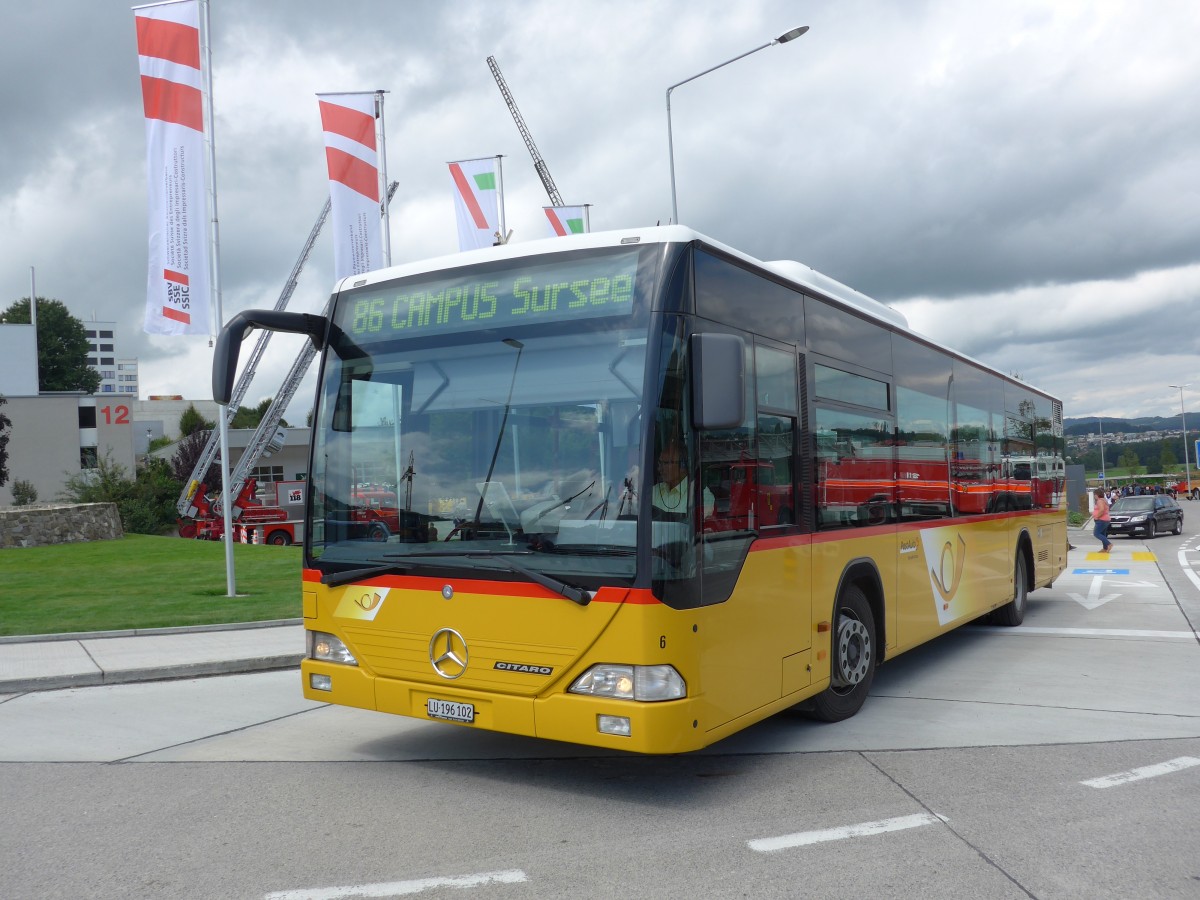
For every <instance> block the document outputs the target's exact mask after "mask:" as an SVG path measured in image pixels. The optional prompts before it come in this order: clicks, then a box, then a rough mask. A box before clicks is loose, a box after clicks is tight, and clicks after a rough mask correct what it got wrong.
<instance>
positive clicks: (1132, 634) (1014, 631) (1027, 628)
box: [971, 625, 1196, 641]
mask: <svg viewBox="0 0 1200 900" xmlns="http://www.w3.org/2000/svg"><path fill="white" fill-rule="evenodd" d="M971 631H990V632H992V633H993V634H1011V635H1016V636H1017V637H1020V636H1021V635H1023V634H1036V635H1049V636H1051V637H1099V638H1166V639H1167V640H1181V641H1194V640H1196V635H1195V633H1194V632H1191V631H1134V630H1132V629H1128V630H1126V629H1121V628H1039V627H1037V626H1036V625H1022V626H1021V627H1020V628H1005V627H1003V626H1001V625H978V626H975V627H973V628H972V629H971Z"/></svg>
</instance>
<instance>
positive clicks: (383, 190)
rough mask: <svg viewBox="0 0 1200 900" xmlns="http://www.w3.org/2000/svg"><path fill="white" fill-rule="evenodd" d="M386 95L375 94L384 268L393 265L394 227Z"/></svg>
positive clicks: (381, 93)
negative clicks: (389, 172)
mask: <svg viewBox="0 0 1200 900" xmlns="http://www.w3.org/2000/svg"><path fill="white" fill-rule="evenodd" d="M386 93H387V91H384V90H378V91H376V92H375V122H376V127H375V130H376V134H377V139H378V141H379V215H380V216H381V217H382V218H383V265H384V267H388V266H390V265H391V264H392V225H391V216H390V215H389V213H388V180H387V129H386V128H385V127H384V122H383V95H384V94H386Z"/></svg>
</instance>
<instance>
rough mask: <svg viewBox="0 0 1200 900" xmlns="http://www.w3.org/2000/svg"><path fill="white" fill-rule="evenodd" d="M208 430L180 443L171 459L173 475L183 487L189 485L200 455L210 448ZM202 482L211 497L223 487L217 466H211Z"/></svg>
mask: <svg viewBox="0 0 1200 900" xmlns="http://www.w3.org/2000/svg"><path fill="white" fill-rule="evenodd" d="M210 433H211V432H210V431H207V430H201V431H193V432H192V433H191V434H189V435H188V436H187V437H185V438H183V440H181V441H180V442H179V446H178V447H177V448H176V450H175V455H174V456H172V457H171V474H172V475H173V476H174V477H175V479H176V480H177V481H179V482H180V484H181V485H183V484H187V483H188V481H189V479H190V478H191V477H192V472H193V471H195V469H196V463H198V462H199V461H200V455H201V454H202V453H204V450H205V448H206V447H207V446H208V436H209V434H210ZM199 480H200V481H202V482H203V483H204V485H205V486H206V487H207V488H208V491H209V494H210V496H211V495H212V494H213V492H215V491H216V490H217V489H218V488H219V487H220V485H221V472H220V470H219V469H218V468H217V467H216V465H213V464H210V465H209V467H208V471H206V472H204V473H202V474H201V475H200V479H199Z"/></svg>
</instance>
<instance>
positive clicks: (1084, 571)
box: [1071, 569, 1129, 575]
mask: <svg viewBox="0 0 1200 900" xmlns="http://www.w3.org/2000/svg"><path fill="white" fill-rule="evenodd" d="M1071 574H1072V575H1128V574H1129V570H1128V569H1072V570H1071Z"/></svg>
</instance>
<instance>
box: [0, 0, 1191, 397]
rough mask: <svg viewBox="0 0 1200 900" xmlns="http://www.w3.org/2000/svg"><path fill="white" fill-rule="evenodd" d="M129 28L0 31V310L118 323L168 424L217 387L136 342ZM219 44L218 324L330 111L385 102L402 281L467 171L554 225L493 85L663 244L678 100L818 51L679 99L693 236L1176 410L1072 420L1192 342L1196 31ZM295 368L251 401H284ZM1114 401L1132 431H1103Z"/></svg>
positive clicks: (609, 29)
mask: <svg viewBox="0 0 1200 900" xmlns="http://www.w3.org/2000/svg"><path fill="white" fill-rule="evenodd" d="M131 5H132V4H130V3H128V2H124V0H122V2H116V0H50V2H46V3H39V4H27V5H26V7H25V8H19V9H13V10H9V11H7V13H6V22H5V24H6V27H5V30H4V32H3V35H2V36H0V50H2V51H3V52H0V78H2V79H3V83H4V84H5V85H6V86H7V87H6V89H5V91H4V93H3V95H2V96H0V115H2V117H3V118H0V121H2V122H3V126H0V134H2V135H3V140H2V141H0V149H2V150H3V156H4V160H5V165H4V166H3V167H2V168H0V239H3V241H4V244H5V247H6V253H5V254H4V255H3V257H2V258H0V286H2V289H0V306H6V305H7V304H8V303H9V302H11V299H16V297H18V296H22V295H24V294H25V293H27V292H28V267H29V266H30V265H36V266H37V267H38V271H39V286H42V285H44V286H45V288H44V291H43V292H44V293H46V294H48V295H51V296H56V297H58V299H61V300H63V301H64V302H66V303H67V304H68V306H69V307H70V308H71V309H72V310H73V311H75V312H76V313H77V314H79V315H86V316H87V317H90V316H91V314H92V312H93V310H94V311H95V313H96V314H97V316H98V317H99V318H101V319H115V320H117V321H119V322H121V323H125V324H127V326H128V328H129V333H128V334H127V335H126V338H127V342H126V347H127V348H128V350H129V351H130V352H132V353H136V354H137V355H138V356H139V357H141V358H142V360H143V369H144V372H146V373H149V374H150V375H151V376H152V377H155V378H158V379H161V380H162V381H163V382H164V383H163V384H162V385H153V386H151V385H147V387H148V388H149V387H153V388H154V390H155V391H156V392H160V391H161V392H175V391H177V390H182V391H185V392H186V391H187V390H191V389H192V386H193V385H194V383H195V379H194V378H189V379H188V380H187V381H180V380H178V379H179V377H180V376H179V374H178V373H179V372H180V370H181V363H180V360H183V359H186V360H188V361H189V363H190V364H191V365H192V367H193V368H197V369H198V368H203V365H204V360H205V359H206V354H207V353H208V352H209V351H207V349H206V348H205V347H204V346H203V345H202V344H203V342H202V341H199V340H196V339H171V340H165V339H162V338H149V337H147V336H145V335H143V334H142V333H141V331H140V322H141V315H142V313H141V309H142V302H143V300H142V294H143V292H144V279H145V275H144V266H145V252H146V251H145V243H146V238H145V185H144V177H145V175H144V162H143V158H144V128H143V123H142V117H141V101H140V93H139V83H138V69H137V60H136V49H135V41H134V29H133V15H132V12H131ZM211 16H212V22H213V55H214V82H215V101H216V106H217V130H216V135H217V159H218V162H217V175H218V188H219V195H220V219H221V225H220V227H221V240H222V249H221V260H222V283H223V288H224V290H223V299H224V304H225V311H226V313H227V314H228V313H230V312H232V311H234V310H236V309H240V308H244V307H247V306H251V305H254V306H262V305H272V304H273V303H274V301H275V298H276V297H277V296H278V294H279V291H280V290H281V288H282V286H283V283H284V281H285V279H286V278H287V275H288V273H289V272H290V271H291V269H292V266H293V264H294V263H295V262H296V258H297V254H298V253H299V252H300V249H301V247H302V246H303V244H304V241H305V238H306V237H307V235H308V233H309V230H310V228H311V227H312V224H313V222H314V220H315V218H316V216H317V213H318V211H319V210H320V208H321V204H322V203H323V202H324V199H325V196H326V194H325V190H326V188H325V183H324V171H323V153H322V150H321V138H320V132H319V128H318V125H317V117H316V101H315V98H314V97H313V94H314V93H315V92H317V91H337V90H364V89H374V88H385V89H387V90H389V92H390V93H389V94H388V97H387V110H388V157H389V169H390V172H389V174H390V175H391V176H392V177H393V178H395V179H396V180H398V181H400V183H401V187H400V189H399V191H398V193H397V197H396V200H395V202H394V205H393V219H392V233H393V244H394V248H395V250H394V253H395V256H394V258H395V260H396V261H397V262H403V261H408V260H413V259H419V258H423V257H428V256H434V255H441V254H444V253H451V252H453V251H454V249H455V246H454V241H455V237H454V235H455V231H454V219H453V208H452V201H451V195H450V188H449V181H448V178H447V176H446V173H445V162H446V161H448V160H452V159H460V158H465V157H469V156H481V155H490V154H494V153H502V154H505V160H504V167H505V168H504V171H505V185H506V193H507V198H508V204H507V206H508V214H509V215H508V218H509V224H510V227H513V228H514V230H515V231H516V237H515V239H516V240H522V239H530V238H534V237H540V236H542V231H541V228H542V226H541V224H540V222H539V220H538V208H539V207H540V206H541V205H542V204H543V203H545V202H547V200H546V198H545V194H544V192H543V191H542V188H541V184H540V183H539V182H538V180H537V178H536V176H535V174H534V171H533V167H532V163H531V161H530V159H529V156H528V154H527V152H526V149H525V146H524V144H523V142H522V140H521V138H520V135H519V134H518V132H517V129H516V126H515V125H514V123H513V121H512V118H511V117H510V116H509V113H508V110H507V109H506V108H505V106H504V103H503V101H502V99H501V97H500V94H499V91H498V90H497V88H496V85H495V83H494V81H493V80H492V76H491V74H490V72H489V71H488V68H487V66H486V64H485V62H484V60H485V58H486V57H487V56H489V55H493V56H495V57H496V58H497V60H498V62H499V64H500V66H501V68H502V70H503V73H504V76H505V78H506V79H507V81H508V83H509V87H510V88H511V90H512V92H513V94H514V96H515V98H516V101H517V103H518V104H519V105H520V108H521V112H522V113H523V115H524V117H525V119H526V122H527V124H528V125H529V127H530V129H531V131H532V133H533V135H534V138H535V140H536V142H537V145H538V148H539V150H540V151H541V153H542V155H543V157H544V158H545V160H546V162H547V164H548V165H549V168H550V171H551V173H552V174H553V177H554V179H555V182H556V183H557V186H558V188H559V190H560V191H561V193H562V194H563V196H564V198H565V199H566V200H567V201H568V202H581V203H582V202H587V203H591V204H593V208H592V221H593V225H594V227H595V228H597V229H602V228H621V227H629V226H635V225H636V226H642V225H652V224H654V223H655V222H658V221H663V222H665V221H666V220H667V219H668V217H669V216H670V182H669V178H668V158H667V142H666V111H665V96H664V94H665V90H666V86H667V85H669V84H673V83H675V82H678V81H680V80H681V79H685V78H687V77H689V75H691V74H694V73H697V72H700V71H703V70H704V69H705V68H707V67H709V66H712V65H716V64H717V63H718V62H720V61H721V60H725V59H730V58H731V57H734V56H735V55H737V54H739V53H742V52H744V51H745V50H748V49H750V48H752V47H754V46H756V45H758V44H760V43H763V42H765V41H767V40H769V39H770V38H771V37H773V36H774V35H776V34H778V33H780V32H782V31H783V30H786V29H787V28H790V27H792V26H793V25H797V24H809V25H811V26H812V30H811V31H810V32H809V33H808V34H807V35H805V36H804V37H803V38H801V39H799V40H797V41H795V42H793V43H791V44H788V45H783V46H777V47H771V48H768V49H765V50H763V51H762V52H761V53H755V54H753V55H751V56H750V57H747V58H745V59H743V60H739V61H738V62H736V63H734V64H731V65H730V66H729V67H727V68H722V69H720V70H718V71H716V72H713V73H710V74H708V75H705V76H704V77H703V78H701V79H697V80H696V81H694V82H690V83H688V84H686V85H683V86H681V87H680V88H679V89H678V90H676V91H675V92H674V94H673V97H672V112H673V118H672V121H673V125H674V133H675V147H676V153H675V161H676V178H677V187H678V195H679V209H680V212H681V215H682V217H683V220H684V222H685V224H690V225H692V226H693V227H695V228H697V229H698V230H699V231H701V232H704V233H707V234H710V235H711V236H712V237H714V238H715V239H717V240H720V241H722V242H724V243H727V244H730V245H732V246H735V247H737V248H739V249H741V250H743V251H745V252H748V253H750V254H752V255H754V256H758V257H760V258H764V259H777V258H793V259H800V260H802V261H804V262H806V263H808V264H809V265H812V266H813V267H815V268H817V269H819V270H821V271H823V272H825V273H827V274H829V275H831V276H832V277H835V278H838V279H840V280H842V281H845V282H846V283H848V284H851V285H853V286H854V287H855V288H857V289H859V290H861V291H863V292H865V293H867V294H870V295H872V296H875V297H877V298H879V299H880V300H883V301H884V302H888V303H895V304H898V305H900V306H901V307H903V308H905V309H907V310H916V311H919V312H920V322H919V323H918V322H917V320H916V318H914V323H915V324H918V325H919V327H920V328H921V329H922V330H925V331H927V332H929V333H930V334H931V335H932V336H934V337H936V338H938V339H941V340H945V341H948V342H951V343H954V344H956V345H958V346H960V347H962V348H963V349H964V350H966V351H967V352H969V353H970V354H972V355H973V356H976V357H977V358H980V359H982V360H984V361H986V362H990V363H993V364H994V365H996V366H997V367H998V368H1002V369H1005V370H1006V371H1011V370H1020V371H1022V373H1024V374H1026V375H1027V377H1029V379H1030V380H1033V381H1040V382H1041V383H1043V384H1044V385H1045V386H1046V387H1048V388H1049V389H1051V390H1057V391H1059V392H1060V393H1062V394H1063V395H1064V397H1065V398H1069V399H1070V402H1071V403H1078V404H1080V406H1079V408H1077V409H1074V410H1071V409H1070V406H1069V407H1068V411H1069V414H1080V415H1083V414H1091V413H1095V412H1102V413H1109V412H1112V413H1121V414H1128V415H1133V414H1136V413H1140V412H1161V411H1164V410H1166V409H1167V408H1168V407H1169V405H1170V404H1169V400H1170V398H1166V399H1164V400H1162V401H1161V403H1160V399H1159V397H1158V395H1157V394H1156V392H1157V391H1158V387H1157V382H1158V381H1160V380H1162V379H1161V378H1160V377H1158V373H1157V372H1155V373H1153V375H1147V376H1146V377H1147V378H1148V379H1150V380H1146V381H1144V382H1138V383H1140V384H1142V385H1143V386H1142V387H1140V388H1139V387H1137V386H1136V385H1134V386H1130V387H1129V388H1128V390H1127V392H1125V393H1122V392H1117V391H1112V390H1108V391H1105V392H1100V391H1092V392H1091V393H1090V394H1089V390H1090V387H1089V386H1094V385H1095V384H1096V377H1095V375H1094V373H1093V374H1091V375H1090V377H1084V375H1083V373H1085V372H1090V369H1089V367H1090V366H1091V364H1092V361H1093V360H1094V358H1095V356H1094V354H1095V350H1094V348H1095V346H1096V344H1097V342H1101V341H1104V340H1105V339H1106V337H1110V338H1111V342H1110V343H1109V344H1106V352H1107V353H1109V354H1110V355H1112V356H1113V357H1114V358H1117V359H1127V360H1129V364H1128V366H1127V367H1126V368H1127V369H1128V370H1130V371H1140V369H1139V367H1138V365H1137V362H1138V361H1140V360H1142V359H1143V358H1144V357H1145V355H1146V354H1149V353H1151V352H1153V350H1154V348H1155V347H1156V346H1157V342H1158V341H1160V340H1161V339H1162V336H1163V334H1164V330H1168V329H1169V328H1170V325H1169V323H1170V322H1171V321H1172V316H1173V315H1177V311H1174V312H1173V310H1172V306H1171V304H1172V303H1176V302H1179V303H1183V304H1187V303H1191V304H1194V302H1195V291H1196V289H1197V276H1196V273H1195V270H1194V267H1195V266H1196V265H1197V263H1200V259H1198V257H1200V117H1198V116H1196V115H1195V112H1194V105H1195V104H1194V102H1193V99H1192V94H1193V93H1194V85H1195V84H1196V83H1197V81H1198V80H1200V58H1198V57H1197V56H1196V54H1195V53H1194V52H1193V49H1192V48H1191V46H1190V44H1189V40H1190V35H1192V34H1194V33H1195V31H1196V28H1197V26H1198V25H1200V8H1197V7H1195V6H1194V5H1193V4H1187V3H1183V2H1182V0H1179V2H1165V3H1163V4H1161V5H1160V7H1159V14H1157V15H1146V14H1145V12H1144V11H1143V10H1141V9H1137V8H1132V7H1130V6H1129V5H1128V4H1125V3H1121V2H1118V0H1112V2H1097V3H1094V4H1087V5H1068V4H1046V3H1043V2H1040V0H1026V2H1014V3H1010V4H1006V5H1005V6H1004V14H1003V16H1002V17H998V16H997V15H996V13H995V10H994V9H991V8H987V7H981V6H979V5H977V4H967V3H960V2H938V0H929V2H923V3H904V4H895V3H891V2H887V0H844V2H839V3H837V4H823V5H807V6H805V7H803V8H800V9H799V11H798V8H797V7H796V5H795V4H792V3H788V2H785V0H755V2H749V0H748V2H744V3H738V4H729V3H725V2H717V0H696V2H691V3H686V4H685V3H681V2H676V0H670V2H662V3H654V4H647V3H643V2H634V0H613V2H580V3H574V4H564V3H561V2H549V0H519V2H512V3H504V4H496V3H484V2H456V3H453V4H440V3H402V4H398V3H385V2H382V0H339V2H338V3H336V4H331V3H328V2H326V0H213V2H212V4H211ZM1133 36H1136V38H1134V37H1133ZM18 85H20V87H17V86H18ZM329 257H330V253H329V248H328V246H327V245H326V244H322V243H318V245H317V247H316V248H315V249H314V252H313V254H312V256H311V258H310V259H309V262H308V265H307V267H306V269H305V272H304V275H303V277H302V279H301V284H300V287H299V288H298V290H297V292H296V299H295V300H294V301H293V302H294V304H295V305H297V307H298V308H306V309H313V308H319V307H320V306H321V305H322V304H323V303H324V301H325V299H326V298H327V296H328V292H329V286H330V284H331V281H332V272H331V259H330V258H329ZM1106 289H1107V291H1108V295H1106V293H1105V291H1106ZM1109 295H1111V296H1109ZM1106 296H1108V299H1106ZM5 298H11V299H5ZM1118 301H1119V302H1118ZM993 307H999V308H1001V309H1000V311H999V312H998V311H997V310H996V309H993ZM1004 310H1007V314H1001V312H1003V311H1004ZM1176 310H1177V308H1176ZM1197 349H1200V348H1197V347H1196V346H1195V342H1194V341H1192V340H1189V339H1179V338H1178V337H1177V338H1176V339H1175V341H1174V343H1173V344H1172V353H1173V354H1174V355H1173V356H1172V357H1171V359H1170V360H1169V361H1168V363H1169V365H1172V366H1177V367H1178V368H1179V369H1180V371H1179V373H1178V374H1175V375H1171V376H1170V377H1169V378H1168V379H1167V380H1169V381H1170V380H1173V381H1176V382H1178V381H1180V380H1186V379H1190V378H1191V377H1192V375H1191V372H1193V371H1195V367H1196V361H1195V354H1196V351H1197ZM290 352H292V351H288V350H286V348H285V349H284V350H283V351H281V352H280V353H279V354H278V355H277V358H275V360H274V361H273V362H269V364H268V365H264V366H263V367H262V368H260V372H261V373H262V374H260V378H261V379H263V380H264V382H265V381H268V380H270V379H271V378H274V383H276V384H277V383H278V381H279V380H280V379H281V378H282V375H283V372H284V370H286V368H287V365H288V364H289V362H290V359H289V358H288V355H289V353H290ZM166 360H170V363H169V364H167V363H166V362H165V361H166ZM1189 367H1191V368H1189ZM1131 377H1134V376H1131ZM1138 377H1140V376H1138ZM173 379H174V380H173ZM1197 380H1198V381H1200V372H1198V373H1197ZM254 390H256V389H252V392H253V391H254ZM1122 390H1123V391H1125V389H1122ZM269 392H270V391H269V390H266V389H264V390H263V393H264V394H266V393H269ZM1118 398H1119V400H1120V402H1121V403H1123V404H1127V406H1124V407H1122V408H1116V407H1114V406H1112V404H1113V403H1116V402H1117V400H1118ZM304 406H305V408H307V400H305V401H304ZM302 414H303V410H301V411H300V413H299V415H298V416H297V414H296V413H295V412H293V413H292V415H293V416H294V417H301V418H302Z"/></svg>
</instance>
